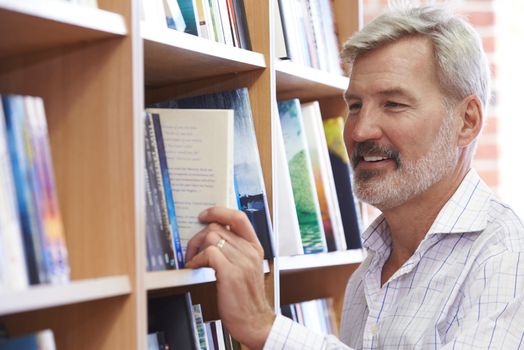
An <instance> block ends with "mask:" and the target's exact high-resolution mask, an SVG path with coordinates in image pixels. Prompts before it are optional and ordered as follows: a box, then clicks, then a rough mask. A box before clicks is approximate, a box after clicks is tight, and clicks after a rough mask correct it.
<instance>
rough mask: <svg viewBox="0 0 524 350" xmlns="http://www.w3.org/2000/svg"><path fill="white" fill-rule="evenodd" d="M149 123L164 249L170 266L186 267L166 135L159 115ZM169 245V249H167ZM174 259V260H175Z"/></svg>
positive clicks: (149, 117)
mask: <svg viewBox="0 0 524 350" xmlns="http://www.w3.org/2000/svg"><path fill="white" fill-rule="evenodd" d="M147 116H148V119H149V122H148V123H147V124H146V125H147V127H148V128H149V133H150V136H149V137H150V139H149V142H152V143H151V145H150V149H151V150H152V155H153V158H152V160H153V163H154V168H155V174H156V180H157V181H156V184H157V189H158V193H159V194H160V196H161V198H160V204H161V209H162V222H163V226H164V229H163V232H164V237H163V248H164V251H166V252H167V253H168V257H169V266H170V267H176V268H183V267H184V254H183V249H182V245H181V238H180V226H179V222H178V217H177V213H176V209H175V202H174V199H173V188H172V183H171V181H170V173H169V167H168V162H167V159H166V152H165V144H164V142H165V141H164V133H163V130H162V127H161V125H160V121H159V116H158V114H154V113H151V114H147ZM166 245H167V247H166ZM173 258H174V259H173Z"/></svg>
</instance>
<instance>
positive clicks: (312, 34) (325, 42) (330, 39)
mask: <svg viewBox="0 0 524 350" xmlns="http://www.w3.org/2000/svg"><path fill="white" fill-rule="evenodd" d="M275 18H276V20H275V39H276V40H275V42H276V54H277V57H279V58H282V59H290V60H291V61H293V62H296V63H299V64H301V65H305V66H308V67H312V68H317V69H321V70H323V71H326V72H331V73H334V74H338V75H340V74H342V70H341V65H340V59H339V55H338V53H339V46H338V40H337V37H336V34H335V33H336V30H335V24H334V20H333V11H332V8H331V1H330V0H278V8H276V9H275Z"/></svg>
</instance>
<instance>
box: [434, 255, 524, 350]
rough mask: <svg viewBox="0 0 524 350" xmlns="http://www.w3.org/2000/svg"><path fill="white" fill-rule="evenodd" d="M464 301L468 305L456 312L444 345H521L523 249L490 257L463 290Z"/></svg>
mask: <svg viewBox="0 0 524 350" xmlns="http://www.w3.org/2000/svg"><path fill="white" fill-rule="evenodd" d="M464 302H465V303H466V305H467V309H466V310H463V311H460V310H459V311H458V312H457V315H456V316H455V319H456V320H457V321H456V322H454V323H455V324H456V325H457V326H456V328H457V329H456V332H455V333H454V334H453V335H452V336H451V337H450V339H448V341H446V346H444V347H443V349H488V348H496V349H520V348H522V347H524V331H523V329H524V256H523V253H509V252H506V253H503V254H499V255H496V256H493V257H491V258H489V259H488V260H487V261H486V262H485V263H483V264H482V265H481V267H480V268H479V269H478V270H477V272H476V274H475V276H474V277H473V281H472V283H471V284H470V285H469V287H468V289H467V290H465V291H464ZM450 328H451V326H450Z"/></svg>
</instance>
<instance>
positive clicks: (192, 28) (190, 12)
mask: <svg viewBox="0 0 524 350" xmlns="http://www.w3.org/2000/svg"><path fill="white" fill-rule="evenodd" d="M178 5H179V6H180V11H181V12H182V17H183V18H184V22H185V25H186V29H185V32H186V33H189V34H193V35H196V36H198V23H197V22H198V21H197V14H196V6H195V4H194V0H178Z"/></svg>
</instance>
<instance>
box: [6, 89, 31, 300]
mask: <svg viewBox="0 0 524 350" xmlns="http://www.w3.org/2000/svg"><path fill="white" fill-rule="evenodd" d="M0 101H1V99H0ZM14 186H15V185H14V179H13V173H12V167H11V159H10V156H9V149H8V144H7V134H6V126H5V116H4V109H3V108H2V106H1V105H0V291H7V290H20V289H25V288H26V287H27V286H28V285H29V281H28V276H27V267H26V262H25V254H24V245H23V242H22V230H21V228H20V221H19V213H18V206H17V202H16V194H15V189H14Z"/></svg>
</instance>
